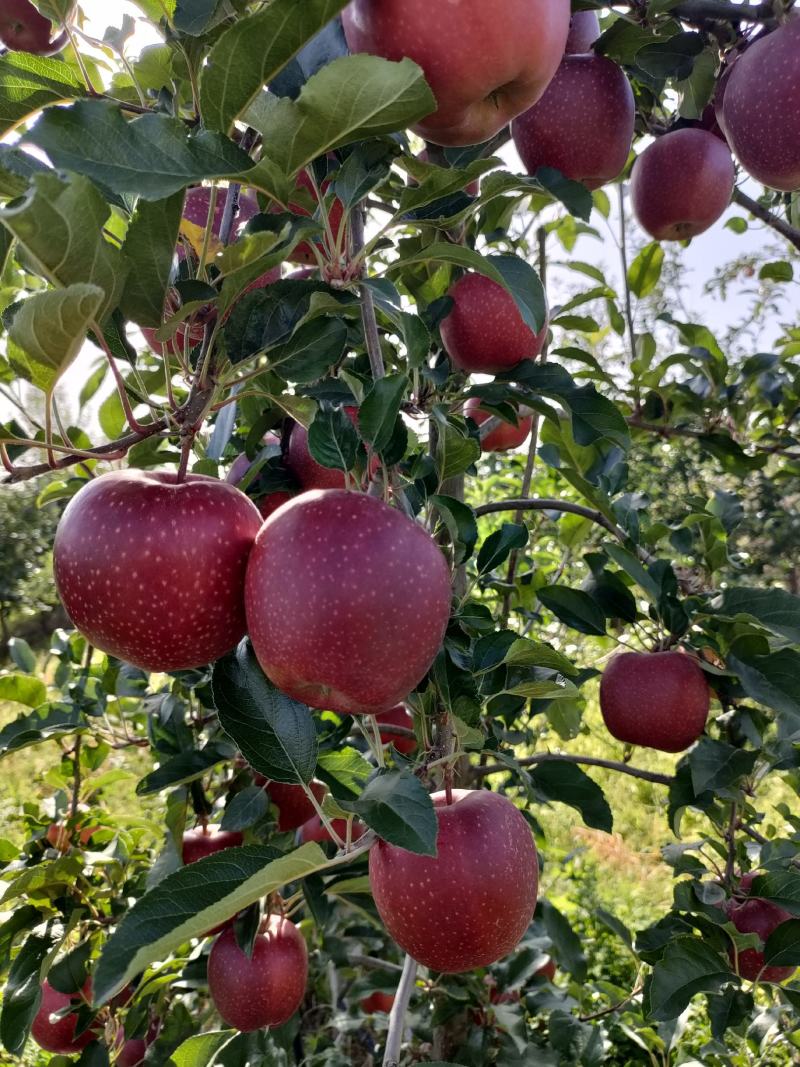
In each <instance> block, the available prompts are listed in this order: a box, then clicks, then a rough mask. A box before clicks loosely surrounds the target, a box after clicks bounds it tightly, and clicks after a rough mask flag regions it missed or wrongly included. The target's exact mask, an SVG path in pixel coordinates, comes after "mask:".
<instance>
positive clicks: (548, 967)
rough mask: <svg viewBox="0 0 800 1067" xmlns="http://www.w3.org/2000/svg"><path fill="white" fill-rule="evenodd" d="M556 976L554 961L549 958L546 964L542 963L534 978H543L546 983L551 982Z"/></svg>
mask: <svg viewBox="0 0 800 1067" xmlns="http://www.w3.org/2000/svg"><path fill="white" fill-rule="evenodd" d="M555 976H556V961H555V960H554V959H553V957H552V956H551V957H550V959H549V960H548V961H547V963H543V964H542V966H541V967H540V968H539V970H538V971H536V973H535V975H534V978H544V979H545V980H546V981H548V982H552V981H553V979H554V978H555Z"/></svg>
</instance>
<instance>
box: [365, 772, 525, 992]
mask: <svg viewBox="0 0 800 1067" xmlns="http://www.w3.org/2000/svg"><path fill="white" fill-rule="evenodd" d="M432 799H433V803H434V806H435V808H436V814H437V817H438V820H439V835H438V839H437V842H436V847H437V850H438V854H437V856H436V858H432V857H430V856H418V855H416V854H414V853H413V852H406V851H405V849H402V848H398V847H397V846H395V845H389V844H387V843H386V842H385V841H380V840H379V841H378V842H377V844H376V845H374V846H373V848H372V849H371V851H370V857H369V880H370V885H371V887H372V895H373V897H374V899H375V904H376V906H377V908H378V914H379V915H380V917H381V920H382V921H383V924H384V926H385V927H386V929H387V930H388V932H389V934H390V935H391V936H392V937H393V938H394V939H395V941H396V942H397V943H398V945H400V947H401V948H402V949H403V950H404V951H405V952H408V953H409V955H411V956H412V957H413V958H414V959H415V960H417V961H418V962H419V963H422V964H424V965H425V966H426V967H430V968H432V969H433V970H435V971H443V972H445V973H447V974H457V973H459V972H461V971H471V970H474V969H475V968H477V967H486V966H488V965H489V964H490V963H494V962H495V961H496V960H499V959H502V958H503V956H507V955H508V953H509V952H511V951H512V950H513V949H514V948H515V947H516V945H517V944H518V942H519V940H520V938H521V937H522V935H523V934H524V933H525V931H526V930H527V928H528V925H529V923H530V921H531V919H532V918H533V911H534V908H535V907H536V895H537V889H538V881H539V864H538V860H537V856H536V846H535V845H534V843H533V836H532V835H531V830H530V827H529V826H528V824H527V822H526V821H525V819H524V818H523V816H522V814H521V813H520V812H519V810H518V809H517V808H515V807H514V805H513V804H512V803H511V801H510V800H508V799H507V798H506V797H503V796H501V795H500V794H499V793H492V792H490V791H489V790H487V789H454V790H453V794H452V799H453V803H452V804H449V805H448V804H447V800H446V796H445V794H444V793H443V792H442V793H434V794H433V798H432Z"/></svg>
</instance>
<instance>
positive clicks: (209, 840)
mask: <svg viewBox="0 0 800 1067" xmlns="http://www.w3.org/2000/svg"><path fill="white" fill-rule="evenodd" d="M243 841H244V837H243V836H242V834H240V833H239V832H238V831H236V830H218V829H217V828H216V827H214V826H211V827H206V828H205V829H204V828H203V827H202V826H200V827H197V829H195V830H189V832H188V833H185V834H184V835H183V862H184V863H186V864H189V863H197V861H198V860H202V859H205V857H206V856H213V855H214V853H215V852H222V851H223V850H224V849H226V848H236V847H237V846H239V845H241V843H242V842H243Z"/></svg>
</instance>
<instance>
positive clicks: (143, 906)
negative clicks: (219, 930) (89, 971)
mask: <svg viewBox="0 0 800 1067" xmlns="http://www.w3.org/2000/svg"><path fill="white" fill-rule="evenodd" d="M328 862H329V861H328V860H327V858H326V856H325V853H324V852H323V851H322V849H321V848H320V847H319V845H317V844H315V843H314V842H309V843H308V844H306V845H302V846H301V847H300V848H299V849H296V850H295V851H294V852H290V853H289V854H288V855H285V856H283V855H281V854H280V853H279V852H277V851H276V850H275V849H274V848H271V847H269V846H266V845H245V846H244V847H242V848H228V849H225V850H224V851H222V852H218V853H216V854H215V855H212V856H206V857H205V858H204V859H202V860H198V861H197V862H196V863H190V864H189V865H188V866H186V867H181V869H180V870H178V871H175V872H174V873H173V874H170V875H168V876H167V877H166V878H164V879H163V881H161V882H159V883H158V885H157V886H156V887H155V889H151V890H150V892H149V893H146V894H145V895H144V896H143V897H140V898H139V900H137V901H136V903H135V904H134V906H133V907H132V908H131V910H130V911H128V912H126V914H125V915H124V917H123V919H122V922H121V923H120V924H119V926H118V927H117V928H116V930H115V931H114V933H113V934H112V935H111V937H110V938H109V939H108V941H106V943H105V945H104V946H103V951H102V954H101V956H100V961H99V963H98V965H97V967H96V968H95V971H94V975H93V982H94V1000H95V1004H96V1005H100V1004H104V1003H105V1002H106V1001H107V1000H109V998H111V997H112V996H114V994H115V993H117V992H119V990H120V989H122V988H123V987H124V986H125V985H126V984H127V983H128V982H129V981H130V980H131V978H133V977H134V976H135V975H137V974H139V973H141V971H143V970H144V969H145V967H148V966H149V965H150V964H151V963H154V962H155V961H156V960H164V959H167V957H168V956H170V955H171V954H172V953H173V952H175V951H176V950H177V949H179V948H180V946H181V945H183V944H185V943H186V942H187V941H189V940H190V939H191V938H193V937H203V936H204V935H205V934H206V932H207V931H208V930H209V929H211V928H213V927H215V926H218V925H219V924H220V923H222V922H225V921H226V920H227V919H230V918H231V917H232V916H234V915H236V914H237V913H238V912H240V911H242V910H243V909H244V908H247V907H249V906H250V905H251V904H255V902H256V901H257V900H260V899H261V898H262V897H266V896H268V895H269V894H270V893H274V892H275V890H276V889H279V888H280V887H281V886H283V885H286V883H287V882H294V881H297V880H299V879H301V878H305V877H306V876H307V875H309V874H313V873H314V872H315V871H319V870H322V869H323V868H325V867H326V866H327V865H328Z"/></svg>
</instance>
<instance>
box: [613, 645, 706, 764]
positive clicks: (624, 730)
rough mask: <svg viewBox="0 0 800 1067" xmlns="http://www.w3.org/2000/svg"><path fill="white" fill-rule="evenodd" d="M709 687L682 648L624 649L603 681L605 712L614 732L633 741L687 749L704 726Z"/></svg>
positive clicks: (620, 738)
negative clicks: (653, 650)
mask: <svg viewBox="0 0 800 1067" xmlns="http://www.w3.org/2000/svg"><path fill="white" fill-rule="evenodd" d="M709 702H710V691H709V688H708V682H706V678H705V675H704V674H703V672H702V670H701V669H700V668H699V667H698V665H697V663H696V661H695V660H693V659H692V657H691V656H688V655H685V654H684V653H682V652H622V653H620V654H618V655H616V656H614V658H613V659H612V660H611V662H610V663H609V665H608V666H607V667H606V669H605V671H604V672H603V677H602V679H601V681H600V710H601V712H602V713H603V720H604V722H605V724H606V727H607V728H608V731H609V733H610V734H612V735H613V736H614V737H616V738H617V740H618V741H624V742H625V743H626V744H629V745H643V746H644V747H645V748H656V749H659V751H661V752H682V751H683V750H684V749H685V748H688V747H689V745H692V744H694V742H695V741H696V740H697V739H698V737H699V736H700V735H701V734H702V732H703V730H704V729H705V725H706V719H707V718H708V708H709Z"/></svg>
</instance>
